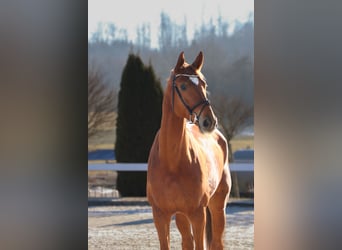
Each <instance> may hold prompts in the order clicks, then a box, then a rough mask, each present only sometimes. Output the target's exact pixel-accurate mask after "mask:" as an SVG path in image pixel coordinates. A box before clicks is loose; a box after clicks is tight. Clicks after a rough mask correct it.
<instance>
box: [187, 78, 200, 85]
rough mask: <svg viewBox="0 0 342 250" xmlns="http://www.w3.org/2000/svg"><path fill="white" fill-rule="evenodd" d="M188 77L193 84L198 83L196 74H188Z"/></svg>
mask: <svg viewBox="0 0 342 250" xmlns="http://www.w3.org/2000/svg"><path fill="white" fill-rule="evenodd" d="M189 79H190V80H191V81H192V82H193V83H194V84H195V85H198V83H199V80H198V78H197V77H196V76H190V77H189Z"/></svg>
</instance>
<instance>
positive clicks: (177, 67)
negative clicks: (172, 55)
mask: <svg viewBox="0 0 342 250" xmlns="http://www.w3.org/2000/svg"><path fill="white" fill-rule="evenodd" d="M184 62H185V57H184V51H182V52H181V53H180V54H179V57H178V61H177V64H176V66H175V72H176V71H178V70H179V69H180V67H182V66H183V65H184Z"/></svg>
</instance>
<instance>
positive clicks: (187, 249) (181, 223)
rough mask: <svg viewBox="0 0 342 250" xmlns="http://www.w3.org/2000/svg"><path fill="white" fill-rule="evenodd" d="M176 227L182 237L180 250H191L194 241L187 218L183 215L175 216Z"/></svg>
mask: <svg viewBox="0 0 342 250" xmlns="http://www.w3.org/2000/svg"><path fill="white" fill-rule="evenodd" d="M176 225H177V228H178V230H179V232H180V233H181V235H182V249H183V250H193V249H194V239H193V237H192V233H191V225H190V221H189V220H188V218H187V217H186V216H185V215H184V214H180V213H178V214H176Z"/></svg>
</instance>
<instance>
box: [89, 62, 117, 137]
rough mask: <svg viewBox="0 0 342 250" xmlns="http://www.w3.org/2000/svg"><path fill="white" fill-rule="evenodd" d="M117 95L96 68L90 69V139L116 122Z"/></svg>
mask: <svg viewBox="0 0 342 250" xmlns="http://www.w3.org/2000/svg"><path fill="white" fill-rule="evenodd" d="M116 100H117V94H116V91H115V89H110V88H109V86H108V85H106V83H105V82H104V77H103V74H102V73H101V72H100V71H99V70H98V69H95V67H89V68H88V139H89V138H91V137H93V136H95V135H97V134H98V132H99V131H101V130H103V129H104V128H106V127H109V126H113V125H114V122H115V114H114V112H115V111H116V105H117V103H116Z"/></svg>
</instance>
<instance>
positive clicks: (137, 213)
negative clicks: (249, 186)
mask: <svg viewBox="0 0 342 250" xmlns="http://www.w3.org/2000/svg"><path fill="white" fill-rule="evenodd" d="M226 211H227V223H226V230H225V235H224V243H225V249H231V250H235V249H254V208H253V207H241V206H229V205H228V207H227V210H226ZM88 249H120V250H121V249H122V250H126V249H127V250H129V249H130V250H131V249H159V241H158V236H157V231H156V229H155V227H154V224H153V218H152V210H151V207H150V206H147V205H140V206H136V205H131V206H127V205H124V206H118V205H115V206H94V207H88ZM171 249H181V236H180V234H179V232H178V230H177V228H176V224H175V221H174V220H172V222H171Z"/></svg>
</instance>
